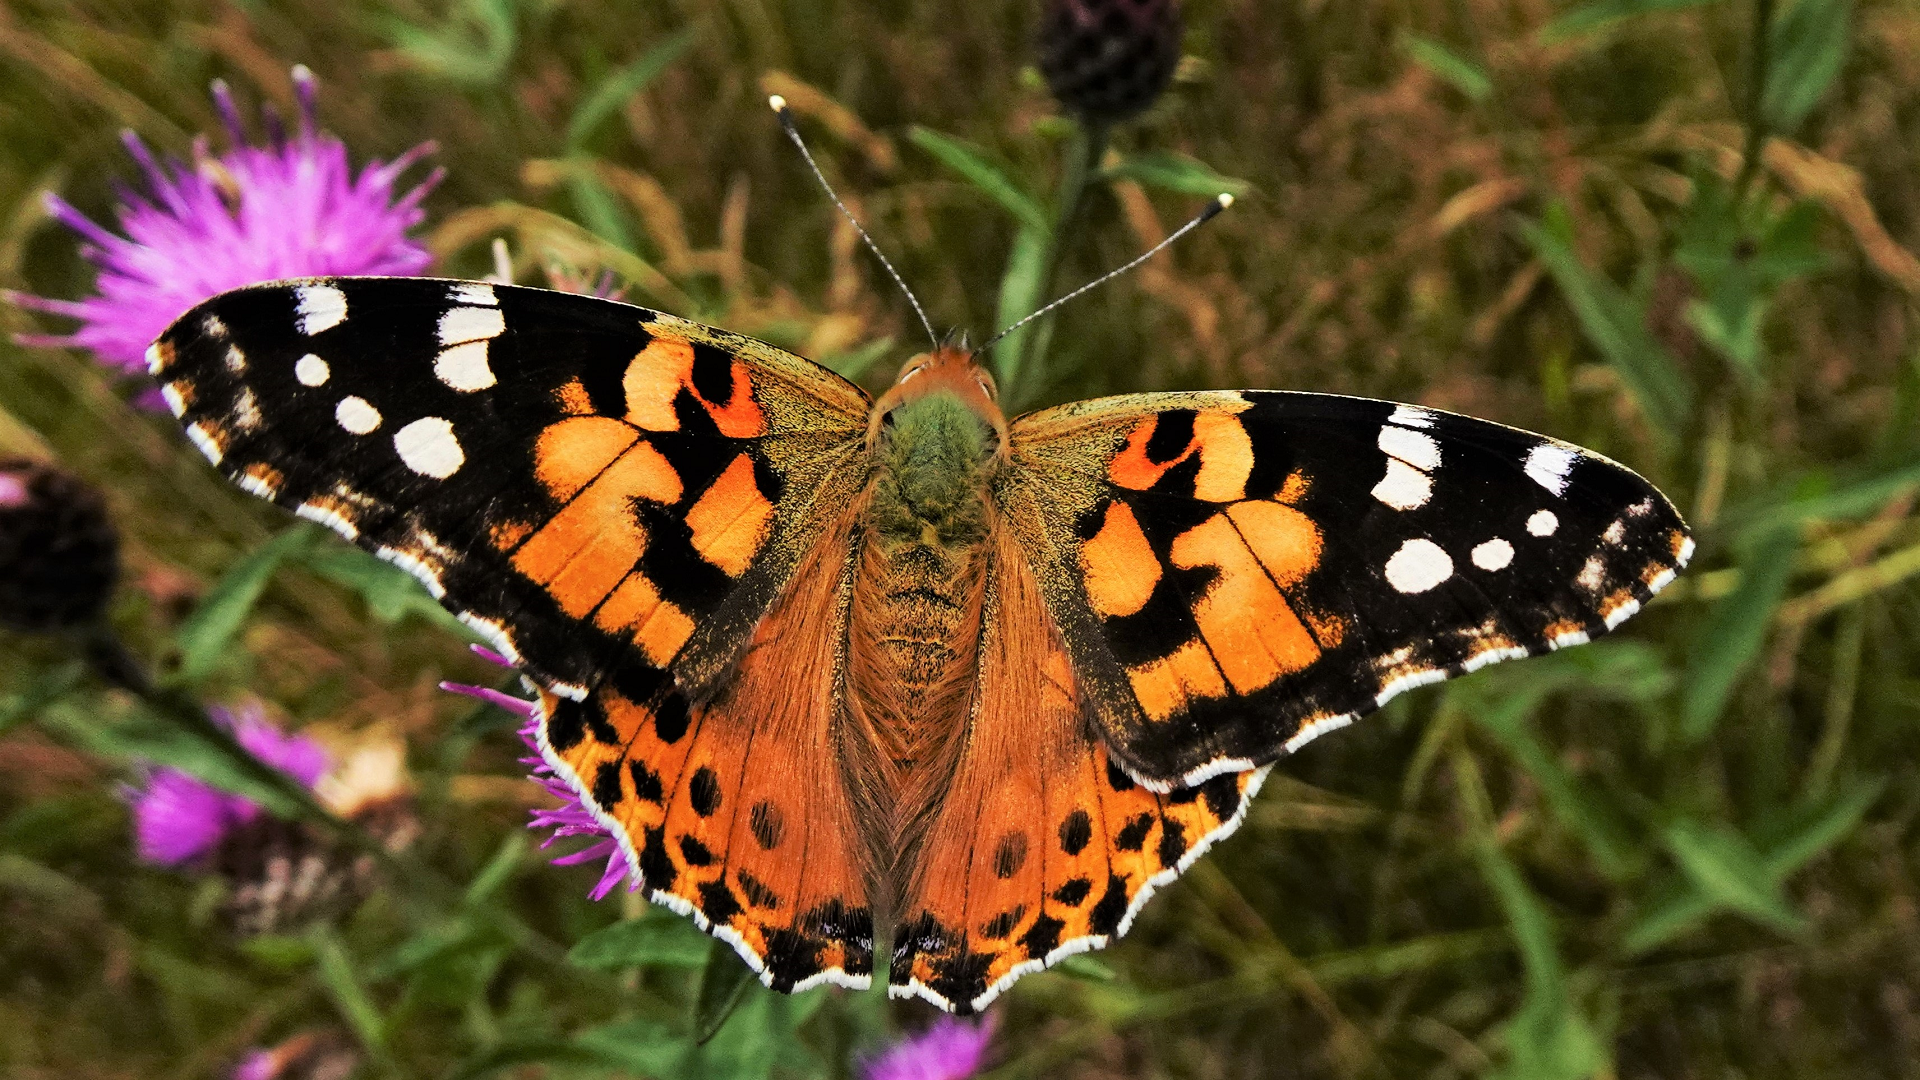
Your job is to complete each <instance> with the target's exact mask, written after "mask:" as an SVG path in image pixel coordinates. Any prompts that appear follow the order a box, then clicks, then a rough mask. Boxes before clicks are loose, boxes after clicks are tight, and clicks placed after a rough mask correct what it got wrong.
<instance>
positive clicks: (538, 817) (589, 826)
mask: <svg viewBox="0 0 1920 1080" xmlns="http://www.w3.org/2000/svg"><path fill="white" fill-rule="evenodd" d="M472 648H473V651H474V653H475V654H476V655H478V656H480V657H482V658H484V659H486V660H489V661H492V662H493V663H496V664H499V665H500V666H501V667H511V666H512V665H511V664H510V663H509V662H508V661H507V658H506V657H504V656H501V655H500V654H499V653H496V652H494V651H493V650H491V649H488V648H486V647H484V646H481V645H475V646H472ZM440 689H442V690H446V691H449V692H451V693H455V694H464V695H466V696H467V697H470V698H478V699H479V700H481V701H485V702H487V703H489V704H492V705H498V706H500V707H501V708H503V709H505V710H507V711H508V712H511V713H516V714H518V715H519V716H522V717H524V718H525V720H526V722H525V723H523V724H521V725H520V732H519V734H520V741H521V742H523V743H525V744H526V746H527V749H528V750H531V751H533V753H532V755H530V756H528V757H523V758H521V759H520V764H522V765H525V766H527V768H528V776H529V777H530V778H531V779H532V780H533V781H534V783H537V784H539V785H540V786H541V787H543V788H545V789H546V791H547V794H549V795H551V796H553V797H554V798H555V799H557V800H558V801H559V803H560V805H559V806H557V807H555V808H553V809H550V810H534V811H531V814H532V820H530V821H528V822H527V828H529V829H536V830H538V829H549V830H552V831H551V832H549V833H548V834H547V838H546V840H545V841H544V842H542V843H541V845H540V846H541V847H542V848H543V849H544V848H548V847H552V846H553V842H554V841H555V840H559V839H561V838H562V837H567V836H590V837H595V838H596V839H595V840H594V842H593V843H591V844H588V845H587V846H586V847H583V848H581V849H580V850H579V851H575V852H570V853H568V854H565V855H561V856H559V857H558V858H555V859H554V860H553V865H555V866H575V865H578V864H580V863H589V862H593V861H595V860H597V859H605V860H606V864H605V868H604V869H602V870H601V872H600V880H599V881H598V882H596V883H595V884H594V886H593V889H592V891H590V892H589V893H588V894H587V895H588V896H590V897H592V898H593V899H595V900H601V899H604V898H605V897H606V895H607V894H608V893H610V892H612V891H613V887H614V886H615V885H618V884H620V882H621V881H623V880H626V881H631V880H632V878H633V873H632V867H631V865H630V864H629V863H628V861H627V853H626V851H625V849H623V848H621V846H620V844H619V842H618V841H616V840H614V838H613V834H612V833H611V832H609V831H607V827H606V826H605V825H602V824H601V823H600V820H599V819H598V818H596V817H594V816H593V814H592V813H591V812H589V811H588V810H587V808H586V807H584V806H582V805H581V804H580V796H579V795H577V794H576V793H575V792H574V790H573V789H572V788H571V787H569V786H568V785H567V782H566V781H565V780H562V779H560V777H558V776H556V775H554V772H553V767H552V766H551V765H548V764H547V762H546V759H545V758H542V757H541V756H540V752H539V751H540V744H539V741H538V738H537V735H538V732H539V727H540V712H539V709H538V708H537V707H536V706H535V703H534V702H531V701H528V700H526V699H525V698H517V697H514V696H513V695H512V694H506V693H502V692H500V691H498V690H494V689H492V688H490V687H485V686H472V685H469V684H467V683H455V682H443V683H441V684H440ZM638 887H639V886H638V885H637V884H629V885H628V886H627V891H629V892H631V891H633V890H634V889H636V888H638Z"/></svg>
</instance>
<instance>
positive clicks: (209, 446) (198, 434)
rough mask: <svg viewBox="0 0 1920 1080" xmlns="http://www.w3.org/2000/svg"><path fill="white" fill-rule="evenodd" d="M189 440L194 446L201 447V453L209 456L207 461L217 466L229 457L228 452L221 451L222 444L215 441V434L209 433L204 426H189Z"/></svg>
mask: <svg viewBox="0 0 1920 1080" xmlns="http://www.w3.org/2000/svg"><path fill="white" fill-rule="evenodd" d="M187 438H189V439H191V440H193V445H195V446H197V447H199V448H200V452H201V453H202V454H205V455H206V456H207V460H208V461H211V462H213V463H214V464H215V465H218V464H220V459H221V458H223V457H226V456H227V455H226V451H224V450H222V449H220V444H219V443H218V442H215V441H214V438H213V433H212V432H210V431H208V430H207V428H206V425H204V424H188V425H187Z"/></svg>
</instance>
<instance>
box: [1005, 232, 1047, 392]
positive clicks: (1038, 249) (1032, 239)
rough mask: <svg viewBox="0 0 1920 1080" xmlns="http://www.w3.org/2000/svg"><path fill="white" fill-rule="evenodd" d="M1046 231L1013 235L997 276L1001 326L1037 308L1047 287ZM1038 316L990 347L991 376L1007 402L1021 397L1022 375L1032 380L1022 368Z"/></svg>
mask: <svg viewBox="0 0 1920 1080" xmlns="http://www.w3.org/2000/svg"><path fill="white" fill-rule="evenodd" d="M1048 235H1049V234H1048V232H1047V230H1045V229H1033V228H1028V229H1021V230H1020V232H1019V234H1018V235H1016V236H1015V237H1014V238H1013V250H1012V251H1011V252H1009V253H1008V254H1007V270H1006V273H1005V274H1002V275H1001V277H1000V305H999V311H998V314H999V319H1000V325H1001V326H1003V327H1004V326H1012V325H1013V324H1014V323H1017V322H1019V321H1020V320H1021V319H1024V318H1026V317H1027V316H1028V315H1031V314H1033V313H1034V312H1035V311H1037V310H1038V309H1039V307H1040V293H1041V290H1043V289H1045V288H1046V284H1047V283H1046V274H1047V245H1048V242H1049V241H1048ZM1046 321H1047V320H1046V319H1039V320H1036V321H1035V322H1033V323H1028V324H1027V325H1026V326H1023V327H1021V328H1020V329H1018V330H1015V331H1014V332H1013V333H1011V334H1008V335H1007V336H1006V337H1004V338H1001V339H1000V343H999V344H998V345H995V346H994V347H993V369H994V370H993V376H994V378H995V379H996V380H998V382H999V384H1000V396H1001V398H1002V399H1003V400H1005V401H1007V402H1009V403H1010V404H1017V403H1019V402H1020V401H1022V400H1023V398H1022V396H1021V395H1022V393H1023V391H1024V390H1025V386H1024V385H1023V384H1022V383H1021V381H1020V380H1021V379H1022V378H1027V379H1029V380H1031V379H1032V378H1033V377H1032V376H1030V375H1028V374H1027V373H1026V371H1025V368H1026V367H1027V366H1028V363H1027V362H1028V360H1030V359H1037V358H1035V357H1029V356H1028V355H1027V350H1028V348H1029V347H1030V346H1032V345H1033V343H1034V340H1035V338H1034V330H1035V327H1036V326H1037V324H1038V323H1044V322H1046Z"/></svg>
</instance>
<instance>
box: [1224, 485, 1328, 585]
mask: <svg viewBox="0 0 1920 1080" xmlns="http://www.w3.org/2000/svg"><path fill="white" fill-rule="evenodd" d="M1227 517H1228V518H1229V519H1231V520H1232V522H1233V524H1234V527H1235V529H1236V530H1237V531H1238V532H1239V534H1240V536H1241V538H1242V539H1244V540H1245V541H1246V546H1247V547H1248V548H1249V549H1251V550H1252V552H1253V557H1254V558H1256V559H1258V560H1260V565H1261V566H1262V567H1264V568H1266V571H1267V573H1268V574H1271V575H1272V576H1273V581H1274V584H1276V585H1278V586H1280V587H1281V588H1283V589H1285V588H1289V587H1291V586H1293V585H1294V584H1297V583H1298V582H1299V581H1300V580H1301V579H1302V578H1305V577H1306V576H1307V575H1308V574H1310V573H1312V572H1313V570H1314V568H1315V567H1317V566H1319V565H1320V547H1321V537H1320V527H1319V526H1317V525H1315V524H1314V523H1313V519H1312V518H1310V517H1308V516H1307V515H1305V514H1303V513H1301V512H1300V511H1298V510H1295V509H1294V508H1293V507H1291V506H1282V505H1280V504H1279V503H1271V502H1242V503H1235V504H1234V505H1232V506H1230V507H1228V508H1227Z"/></svg>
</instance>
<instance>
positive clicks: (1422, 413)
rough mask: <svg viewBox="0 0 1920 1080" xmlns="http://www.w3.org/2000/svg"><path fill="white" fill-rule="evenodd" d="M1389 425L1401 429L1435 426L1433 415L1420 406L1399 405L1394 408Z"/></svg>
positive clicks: (1388, 420)
mask: <svg viewBox="0 0 1920 1080" xmlns="http://www.w3.org/2000/svg"><path fill="white" fill-rule="evenodd" d="M1387 423H1389V424H1399V425H1400V426H1401V427H1411V428H1430V427H1432V426H1433V413H1431V412H1429V411H1427V410H1426V409H1423V408H1421V407H1420V406H1418V405H1399V406H1396V407H1395V408H1394V410H1393V415H1392V416H1389V417H1387Z"/></svg>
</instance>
